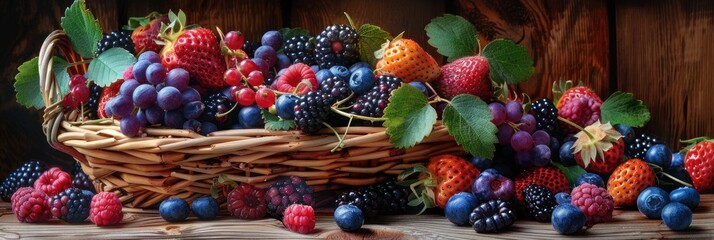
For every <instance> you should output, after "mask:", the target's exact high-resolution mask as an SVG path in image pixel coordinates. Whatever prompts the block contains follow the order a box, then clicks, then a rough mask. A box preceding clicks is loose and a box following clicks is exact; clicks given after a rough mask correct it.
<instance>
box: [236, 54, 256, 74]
mask: <svg viewBox="0 0 714 240" xmlns="http://www.w3.org/2000/svg"><path fill="white" fill-rule="evenodd" d="M238 69H240V73H241V74H243V76H248V74H250V72H252V71H256V70H258V65H257V64H255V62H253V60H250V59H247V58H246V59H243V61H241V62H240V64H239V68H238Z"/></svg>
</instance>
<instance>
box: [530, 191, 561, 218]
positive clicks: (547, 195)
mask: <svg viewBox="0 0 714 240" xmlns="http://www.w3.org/2000/svg"><path fill="white" fill-rule="evenodd" d="M523 198H524V200H525V201H526V209H527V210H528V215H530V216H531V217H533V218H535V219H536V220H538V221H539V222H548V221H550V216H551V214H552V213H553V209H554V208H555V206H557V205H558V204H557V203H556V202H555V196H553V193H552V192H551V191H550V190H548V188H546V187H543V186H541V185H536V184H531V185H529V186H528V187H526V188H525V189H523Z"/></svg>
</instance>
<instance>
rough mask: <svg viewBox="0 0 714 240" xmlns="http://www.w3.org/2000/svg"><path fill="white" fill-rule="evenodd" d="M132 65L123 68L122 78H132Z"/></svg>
mask: <svg viewBox="0 0 714 240" xmlns="http://www.w3.org/2000/svg"><path fill="white" fill-rule="evenodd" d="M133 71H134V65H131V66H129V67H127V68H126V69H124V72H123V73H122V74H121V76H122V79H124V80H126V79H134V72H133Z"/></svg>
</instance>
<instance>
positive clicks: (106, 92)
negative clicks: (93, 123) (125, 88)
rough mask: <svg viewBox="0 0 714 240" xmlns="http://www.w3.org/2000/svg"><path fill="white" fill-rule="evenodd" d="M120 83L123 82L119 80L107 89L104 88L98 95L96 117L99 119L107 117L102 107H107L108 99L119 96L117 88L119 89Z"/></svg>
mask: <svg viewBox="0 0 714 240" xmlns="http://www.w3.org/2000/svg"><path fill="white" fill-rule="evenodd" d="M122 83H124V80H122V79H119V80H118V81H116V82H114V83H112V84H111V85H109V87H105V88H104V89H102V94H101V95H99V105H98V107H97V116H98V117H99V118H100V119H101V118H107V117H108V116H107V113H106V112H105V110H104V107H105V106H106V105H107V102H109V100H110V99H112V98H113V97H115V96H116V95H117V94H119V88H121V84H122Z"/></svg>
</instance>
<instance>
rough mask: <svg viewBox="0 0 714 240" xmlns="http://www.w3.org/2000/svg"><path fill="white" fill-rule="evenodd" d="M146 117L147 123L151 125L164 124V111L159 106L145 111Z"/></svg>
mask: <svg viewBox="0 0 714 240" xmlns="http://www.w3.org/2000/svg"><path fill="white" fill-rule="evenodd" d="M144 115H145V116H146V121H147V122H148V123H149V124H150V125H154V124H161V123H163V122H164V110H162V109H161V108H159V106H153V107H150V108H147V109H144Z"/></svg>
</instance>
